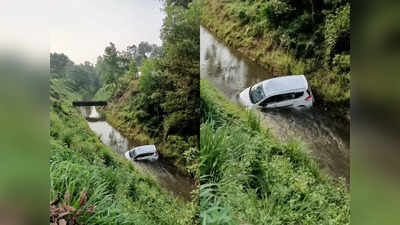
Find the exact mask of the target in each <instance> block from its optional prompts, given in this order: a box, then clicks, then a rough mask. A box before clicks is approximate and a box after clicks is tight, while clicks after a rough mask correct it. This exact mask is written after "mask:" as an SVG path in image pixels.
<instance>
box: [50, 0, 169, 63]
mask: <svg viewBox="0 0 400 225" xmlns="http://www.w3.org/2000/svg"><path fill="white" fill-rule="evenodd" d="M55 2H56V3H55V4H56V6H55V7H53V10H51V14H52V15H51V21H50V23H51V24H50V28H51V29H50V52H57V53H65V54H66V55H67V56H68V57H69V58H70V59H71V60H72V61H74V62H75V63H77V64H78V63H82V62H84V61H90V62H92V63H95V62H96V58H97V56H99V55H102V54H103V52H104V48H105V47H106V46H107V45H108V44H109V42H113V43H115V44H116V46H117V48H118V50H123V49H125V48H126V46H128V45H132V44H135V45H138V44H139V42H140V41H147V42H149V43H151V44H153V43H154V44H157V45H161V40H160V29H161V25H162V22H163V18H164V12H163V11H162V10H161V8H162V3H161V2H160V0H118V1H115V0H68V1H55Z"/></svg>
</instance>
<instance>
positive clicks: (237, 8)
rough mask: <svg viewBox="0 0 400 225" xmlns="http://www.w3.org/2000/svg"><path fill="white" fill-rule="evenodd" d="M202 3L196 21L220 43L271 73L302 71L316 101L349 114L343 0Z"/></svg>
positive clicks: (347, 22)
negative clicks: (200, 15) (308, 81)
mask: <svg viewBox="0 0 400 225" xmlns="http://www.w3.org/2000/svg"><path fill="white" fill-rule="evenodd" d="M203 2H204V4H203V10H202V12H203V13H202V24H203V25H204V26H206V27H207V28H208V29H209V30H211V31H212V32H213V33H214V34H215V35H216V36H217V37H218V38H219V39H221V40H223V41H224V42H225V44H227V45H228V46H230V47H232V48H235V49H237V50H239V51H240V52H241V53H243V54H244V55H246V56H247V57H249V58H250V59H252V60H253V61H255V62H257V63H258V64H260V65H262V66H264V67H266V68H267V69H269V70H271V71H273V72H274V73H275V74H276V75H286V74H305V75H306V76H308V79H309V80H310V83H311V85H312V88H313V89H314V90H315V91H314V92H315V95H316V97H317V98H318V99H317V100H318V101H317V104H319V105H322V107H323V108H326V107H327V108H332V110H334V111H337V112H338V114H340V116H348V115H349V114H348V113H349V110H348V109H349V104H350V29H351V24H350V1H349V0H332V1H316V0H273V1H270V0H251V1H241V0H228V1H216V0H204V1H203ZM338 110H339V111H338Z"/></svg>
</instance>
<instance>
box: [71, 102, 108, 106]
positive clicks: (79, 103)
mask: <svg viewBox="0 0 400 225" xmlns="http://www.w3.org/2000/svg"><path fill="white" fill-rule="evenodd" d="M72 105H73V106H106V105H107V102H106V101H74V102H72Z"/></svg>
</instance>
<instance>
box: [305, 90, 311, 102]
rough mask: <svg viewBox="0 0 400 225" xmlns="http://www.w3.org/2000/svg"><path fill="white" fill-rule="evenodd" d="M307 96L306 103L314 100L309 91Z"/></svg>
mask: <svg viewBox="0 0 400 225" xmlns="http://www.w3.org/2000/svg"><path fill="white" fill-rule="evenodd" d="M307 94H308V96H307V97H306V98H305V100H306V101H308V100H311V99H312V94H311V92H310V91H309V90H307Z"/></svg>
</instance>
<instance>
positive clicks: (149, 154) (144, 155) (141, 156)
mask: <svg viewBox="0 0 400 225" xmlns="http://www.w3.org/2000/svg"><path fill="white" fill-rule="evenodd" d="M153 154H154V153H153V152H149V153H144V154H141V155H138V156H136V158H135V159H138V158H143V157H146V156H151V155H153Z"/></svg>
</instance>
